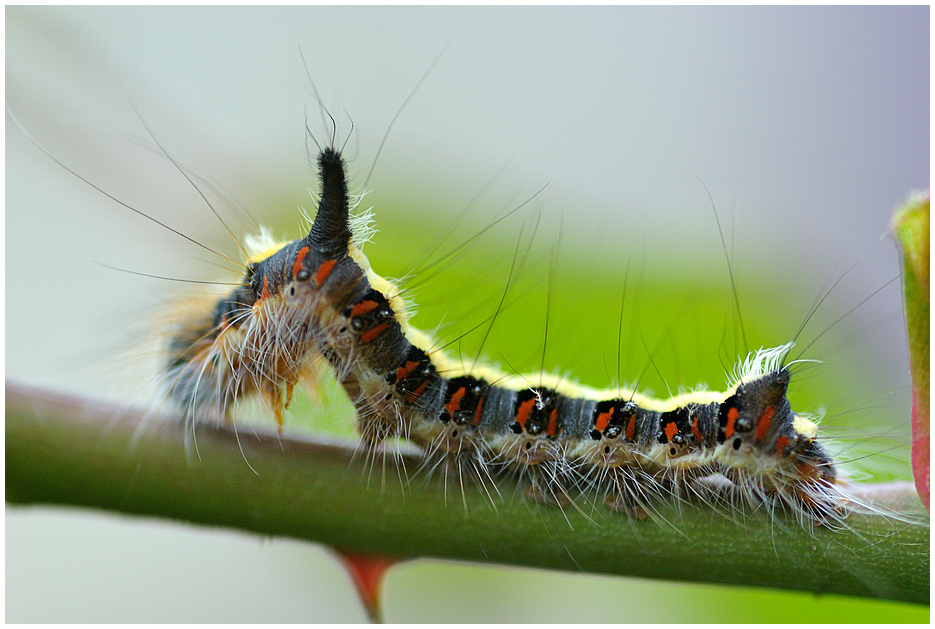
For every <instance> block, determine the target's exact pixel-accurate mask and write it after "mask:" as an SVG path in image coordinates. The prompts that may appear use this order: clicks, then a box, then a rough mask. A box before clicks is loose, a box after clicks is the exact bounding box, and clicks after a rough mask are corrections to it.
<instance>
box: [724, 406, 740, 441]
mask: <svg viewBox="0 0 935 629" xmlns="http://www.w3.org/2000/svg"><path fill="white" fill-rule="evenodd" d="M738 417H740V411H738V410H737V407H736V406H732V407H731V408H730V410H729V411H727V426H725V427H724V436H725V437H726V438H728V439H730V438H731V437H732V436H733V435H734V422H735V421H737V418H738Z"/></svg>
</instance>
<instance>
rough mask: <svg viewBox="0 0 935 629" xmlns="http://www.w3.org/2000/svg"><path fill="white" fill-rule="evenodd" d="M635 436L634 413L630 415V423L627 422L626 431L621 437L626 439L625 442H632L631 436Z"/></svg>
mask: <svg viewBox="0 0 935 629" xmlns="http://www.w3.org/2000/svg"><path fill="white" fill-rule="evenodd" d="M635 434H636V413H633V414H631V415H630V421H629V422H627V429H626V431H625V432H624V433H623V436H624V437H626V438H627V441H633V436H634V435H635Z"/></svg>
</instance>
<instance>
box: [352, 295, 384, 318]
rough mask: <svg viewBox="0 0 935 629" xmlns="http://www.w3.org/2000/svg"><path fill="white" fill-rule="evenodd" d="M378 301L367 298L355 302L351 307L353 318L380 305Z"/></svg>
mask: <svg viewBox="0 0 935 629" xmlns="http://www.w3.org/2000/svg"><path fill="white" fill-rule="evenodd" d="M379 305H380V304H378V303H377V302H375V301H373V300H372V299H365V300H364V301H362V302H360V303H357V304H354V307H353V308H351V319H353V318H354V317H359V316H360V315H362V314H366V313H368V312H370V311H371V310H373V309H374V308H376V307H377V306H379Z"/></svg>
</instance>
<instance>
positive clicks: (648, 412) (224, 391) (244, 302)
mask: <svg viewBox="0 0 935 629" xmlns="http://www.w3.org/2000/svg"><path fill="white" fill-rule="evenodd" d="M318 164H319V168H320V171H321V182H322V192H321V202H320V204H319V209H318V214H317V215H316V217H315V221H314V224H313V225H312V228H311V230H310V231H309V234H308V235H307V236H306V237H305V238H302V239H300V240H297V241H293V242H290V243H287V244H285V245H281V246H277V247H274V250H272V251H270V252H268V254H267V255H258V256H256V257H255V259H252V260H251V261H250V263H249V264H248V266H247V272H246V274H245V276H244V278H243V281H242V283H241V285H240V286H238V287H237V288H236V289H235V290H233V291H232V292H231V293H230V295H228V296H227V297H226V298H224V299H222V300H220V301H219V302H218V303H217V304H216V305H215V307H214V310H213V313H212V314H211V316H210V317H208V316H205V317H204V318H203V319H202V321H201V322H199V323H198V324H197V325H188V326H187V327H186V328H185V332H184V333H183V334H180V335H177V336H175V338H173V340H172V342H171V344H170V355H171V358H170V361H169V365H168V368H167V374H168V376H169V378H168V379H169V391H168V392H169V395H170V397H172V398H173V399H175V400H176V401H178V402H180V403H181V404H183V405H185V406H187V407H188V408H190V409H193V410H195V411H196V413H195V414H194V415H193V416H197V415H198V414H200V413H201V412H202V411H209V412H214V413H218V414H222V415H224V414H226V413H227V412H228V410H229V408H230V404H231V403H232V402H233V401H234V400H236V399H238V398H240V397H242V396H246V395H250V394H259V395H261V396H262V397H263V398H264V399H265V400H266V401H267V403H268V404H269V406H270V407H271V409H272V410H273V412H274V414H275V416H276V421H277V424H278V425H279V426H280V427H281V425H282V409H283V407H284V406H288V404H289V402H290V401H291V399H292V392H293V388H294V386H295V384H297V383H299V382H303V381H304V382H313V381H314V380H315V379H316V377H317V376H316V374H317V370H318V369H319V368H320V362H321V359H322V358H324V359H325V360H327V361H328V362H329V363H330V365H331V366H332V368H333V370H334V372H335V374H336V376H337V378H338V380H339V382H340V383H341V385H342V386H343V388H344V390H345V391H346V392H347V394H348V396H349V397H350V399H351V400H352V402H353V404H354V406H355V409H356V411H357V429H358V432H359V433H360V436H361V439H362V442H363V445H364V447H365V448H366V449H367V450H368V451H369V450H372V449H373V448H374V447H375V446H377V445H378V444H380V443H382V442H384V441H386V440H387V439H390V438H395V437H400V438H403V439H408V440H410V441H412V442H413V443H415V444H416V445H418V446H420V447H421V448H422V450H423V451H424V453H425V456H426V467H429V468H435V467H437V466H454V467H456V468H458V469H460V470H462V471H464V470H467V471H470V472H471V473H472V474H474V475H475V477H476V478H477V479H478V480H479V481H481V482H483V481H484V480H485V479H488V478H490V477H492V476H493V475H495V474H501V473H506V474H515V475H519V476H522V477H524V478H526V479H528V484H527V490H526V494H527V496H529V497H530V498H532V499H534V500H537V501H540V502H545V503H551V504H556V505H566V504H569V503H570V502H572V501H573V500H575V499H576V498H578V497H579V496H585V497H588V496H590V497H594V496H596V497H598V498H600V499H601V500H602V501H603V502H604V504H606V505H607V506H608V507H610V508H611V509H614V510H616V511H621V512H624V513H627V514H630V515H633V516H635V517H639V518H643V517H646V516H648V515H650V514H652V512H653V510H654V504H655V503H656V502H657V501H660V500H664V499H666V498H667V497H669V496H673V495H674V496H676V497H683V496H684V497H688V496H690V495H696V496H700V497H702V499H703V500H708V501H712V500H726V501H728V502H731V503H738V502H739V503H741V504H748V505H753V506H756V505H759V504H762V503H764V502H765V503H767V504H768V505H769V506H770V507H781V508H786V509H789V510H791V511H792V512H793V513H795V514H796V515H797V516H798V517H800V518H801V519H803V520H806V521H814V520H818V521H821V522H824V523H827V524H840V522H841V520H842V519H843V518H844V517H845V516H846V513H847V510H848V509H849V508H851V507H853V504H851V503H850V502H849V499H848V497H847V495H846V494H845V493H844V492H843V491H842V490H841V489H840V487H839V485H838V474H837V471H836V468H835V464H834V462H833V461H832V459H831V457H830V456H829V454H828V453H827V451H826V450H825V448H824V447H823V446H822V445H821V443H820V442H819V441H818V439H817V433H818V428H817V425H816V424H815V423H814V421H812V420H811V419H810V418H809V417H806V416H804V415H801V414H797V413H795V412H794V411H793V410H792V408H791V406H790V403H789V401H788V399H787V398H786V393H787V389H788V386H789V382H790V371H789V367H788V365H785V364H784V361H785V359H786V357H787V354H788V352H789V349H790V348H791V344H787V345H783V346H781V347H777V348H774V349H761V350H759V351H757V352H754V353H753V354H751V355H750V356H749V357H748V358H747V359H746V360H745V361H744V362H743V363H742V365H741V366H740V368H739V369H738V374H737V376H736V377H735V378H733V379H732V381H731V382H730V383H729V386H728V388H727V389H726V390H725V391H723V392H711V391H696V392H693V393H686V394H681V395H678V396H676V397H673V398H670V399H667V400H657V399H653V398H651V397H648V396H645V395H642V394H640V393H639V392H638V391H635V390H625V389H613V390H610V389H608V390H596V389H591V388H588V387H583V386H578V385H574V384H572V383H570V382H568V381H567V380H566V379H564V378H559V377H556V376H551V375H548V374H532V375H526V376H523V375H517V374H508V373H505V372H502V371H499V370H496V369H494V368H491V367H486V366H471V367H466V366H464V365H463V364H462V363H461V362H460V361H456V360H454V359H452V358H451V357H450V356H448V355H446V354H445V353H444V351H442V350H440V349H437V348H433V344H432V342H431V339H430V338H429V337H428V336H427V335H425V334H423V333H421V332H419V331H418V330H415V329H413V328H411V327H410V326H409V322H408V315H407V311H406V308H405V305H404V303H403V301H402V299H401V297H400V291H399V289H397V287H396V286H394V285H393V284H392V283H391V282H389V281H387V280H385V279H383V278H382V277H380V276H379V275H377V274H376V273H374V272H373V271H372V269H371V268H370V264H369V262H368V260H367V258H366V257H365V256H364V254H363V253H362V251H361V250H360V248H359V247H358V246H357V245H356V244H355V242H354V236H353V233H352V230H351V227H350V216H349V201H348V189H347V182H346V175H345V165H344V161H343V158H342V156H341V154H340V152H339V151H338V150H336V149H334V148H325V149H324V150H323V151H322V152H321V154H320V155H319V158H318Z"/></svg>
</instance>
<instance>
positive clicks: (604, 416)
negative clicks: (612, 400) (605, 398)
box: [594, 407, 616, 432]
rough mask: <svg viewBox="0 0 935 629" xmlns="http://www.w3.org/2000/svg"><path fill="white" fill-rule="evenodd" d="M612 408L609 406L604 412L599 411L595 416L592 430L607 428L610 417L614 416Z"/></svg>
mask: <svg viewBox="0 0 935 629" xmlns="http://www.w3.org/2000/svg"><path fill="white" fill-rule="evenodd" d="M615 410H616V409H614V408H613V407H611V409H610V410H609V411H607V412H606V413H601V414H600V415H598V416H597V421H596V422H594V430H596V431H598V432H604V429H605V428H607V425H608V424H609V423H610V420H611V418H612V417H613V416H614V411H615Z"/></svg>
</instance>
